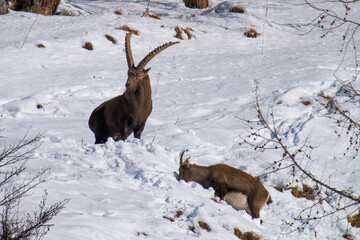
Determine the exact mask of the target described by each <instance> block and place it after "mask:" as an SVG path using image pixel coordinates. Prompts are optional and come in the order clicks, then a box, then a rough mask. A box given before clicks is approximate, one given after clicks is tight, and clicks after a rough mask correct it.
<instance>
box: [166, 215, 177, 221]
mask: <svg viewBox="0 0 360 240" xmlns="http://www.w3.org/2000/svg"><path fill="white" fill-rule="evenodd" d="M163 218H164V219H167V220H169V221H170V222H175V219H174V218H172V217H168V216H165V215H163Z"/></svg>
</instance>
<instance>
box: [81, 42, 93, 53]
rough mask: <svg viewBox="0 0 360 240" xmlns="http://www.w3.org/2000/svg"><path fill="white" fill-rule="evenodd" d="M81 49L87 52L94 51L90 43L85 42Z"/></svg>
mask: <svg viewBox="0 0 360 240" xmlns="http://www.w3.org/2000/svg"><path fill="white" fill-rule="evenodd" d="M82 47H83V48H85V49H87V50H89V51H92V50H94V47H93V45H92V43H91V42H85V43H84V45H83V46H82Z"/></svg>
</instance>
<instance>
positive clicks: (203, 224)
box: [198, 221, 211, 232]
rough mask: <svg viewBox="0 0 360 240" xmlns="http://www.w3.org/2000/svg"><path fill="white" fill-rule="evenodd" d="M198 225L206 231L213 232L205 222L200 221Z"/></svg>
mask: <svg viewBox="0 0 360 240" xmlns="http://www.w3.org/2000/svg"><path fill="white" fill-rule="evenodd" d="M198 224H199V226H200V227H201V228H202V229H204V230H206V231H208V232H210V231H211V228H210V226H209V224H207V223H206V222H204V221H198Z"/></svg>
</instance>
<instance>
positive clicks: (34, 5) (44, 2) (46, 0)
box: [10, 0, 61, 15]
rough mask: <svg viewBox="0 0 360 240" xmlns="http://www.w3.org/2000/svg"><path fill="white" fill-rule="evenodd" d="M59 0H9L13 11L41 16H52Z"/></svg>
mask: <svg viewBox="0 0 360 240" xmlns="http://www.w3.org/2000/svg"><path fill="white" fill-rule="evenodd" d="M60 1H61V0H33V1H26V0H11V3H12V4H11V5H10V7H11V9H12V10H14V11H24V12H32V13H38V14H43V15H54V14H55V12H56V9H57V7H58V6H59V4H60Z"/></svg>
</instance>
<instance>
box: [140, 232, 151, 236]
mask: <svg viewBox="0 0 360 240" xmlns="http://www.w3.org/2000/svg"><path fill="white" fill-rule="evenodd" d="M137 235H138V236H145V237H146V236H149V234H147V233H146V232H137Z"/></svg>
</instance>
